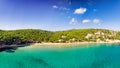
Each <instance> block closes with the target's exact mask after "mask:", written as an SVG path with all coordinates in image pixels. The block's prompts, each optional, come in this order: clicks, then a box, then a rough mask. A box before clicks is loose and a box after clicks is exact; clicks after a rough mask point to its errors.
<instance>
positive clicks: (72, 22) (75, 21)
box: [70, 18, 78, 24]
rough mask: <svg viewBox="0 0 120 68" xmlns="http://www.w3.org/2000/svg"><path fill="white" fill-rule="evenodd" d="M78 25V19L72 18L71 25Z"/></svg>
mask: <svg viewBox="0 0 120 68" xmlns="http://www.w3.org/2000/svg"><path fill="white" fill-rule="evenodd" d="M76 23H78V21H77V19H75V18H72V19H71V21H70V24H76Z"/></svg>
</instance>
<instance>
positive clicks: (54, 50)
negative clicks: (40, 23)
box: [0, 44, 120, 68]
mask: <svg viewBox="0 0 120 68" xmlns="http://www.w3.org/2000/svg"><path fill="white" fill-rule="evenodd" d="M118 45H119V44H89V45H88V44H86V45H83V46H77V47H66V48H58V47H47V46H45V47H43V46H40V47H34V48H32V47H22V48H19V49H17V50H16V51H15V52H14V53H9V52H0V68H120V46H118Z"/></svg>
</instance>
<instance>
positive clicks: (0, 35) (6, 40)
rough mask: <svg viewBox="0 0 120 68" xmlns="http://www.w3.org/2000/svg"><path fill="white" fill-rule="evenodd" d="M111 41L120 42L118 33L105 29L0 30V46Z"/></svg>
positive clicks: (119, 33)
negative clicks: (53, 30)
mask: <svg viewBox="0 0 120 68" xmlns="http://www.w3.org/2000/svg"><path fill="white" fill-rule="evenodd" d="M112 40H120V32H118V31H112V30H106V29H73V30H66V31H56V32H52V31H46V30H35V29H22V30H9V31H5V30H0V45H12V44H17V45H18V44H25V43H41V42H53V43H54V42H59V43H61V42H64V43H68V42H84V41H87V42H102V41H104V42H109V41H112Z"/></svg>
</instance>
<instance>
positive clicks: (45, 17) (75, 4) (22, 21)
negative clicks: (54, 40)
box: [0, 0, 120, 31]
mask: <svg viewBox="0 0 120 68" xmlns="http://www.w3.org/2000/svg"><path fill="white" fill-rule="evenodd" d="M119 26H120V0H0V29H2V30H14V29H44V30H51V31H56V30H67V29H81V28H103V29H112V30H120V27H119Z"/></svg>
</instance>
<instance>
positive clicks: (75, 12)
mask: <svg viewBox="0 0 120 68" xmlns="http://www.w3.org/2000/svg"><path fill="white" fill-rule="evenodd" d="M86 11H87V9H86V8H78V9H76V10H75V11H74V14H84V13H85V12H86Z"/></svg>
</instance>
